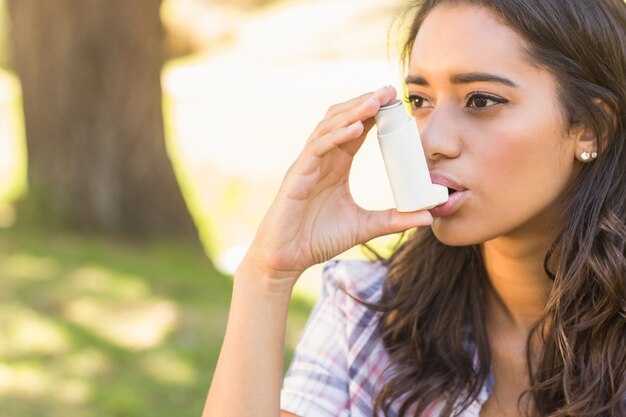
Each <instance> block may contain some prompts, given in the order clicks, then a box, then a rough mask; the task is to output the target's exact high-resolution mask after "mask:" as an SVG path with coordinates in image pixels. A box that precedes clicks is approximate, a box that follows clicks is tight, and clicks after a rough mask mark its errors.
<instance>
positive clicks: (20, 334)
mask: <svg viewBox="0 0 626 417" xmlns="http://www.w3.org/2000/svg"><path fill="white" fill-rule="evenodd" d="M68 349H69V344H68V336H67V334H66V332H65V331H64V330H63V329H62V328H61V327H59V326H58V325H57V324H56V323H55V322H54V321H52V320H50V319H48V318H47V317H44V316H42V315H41V314H38V313H37V312H36V311H34V310H31V309H28V308H25V307H21V306H18V305H11V304H9V305H3V306H1V307H0V355H2V356H3V357H15V356H18V355H32V354H41V355H54V354H61V353H65V352H67V351H68Z"/></svg>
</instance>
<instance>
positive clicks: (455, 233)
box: [431, 217, 490, 246]
mask: <svg viewBox="0 0 626 417" xmlns="http://www.w3.org/2000/svg"><path fill="white" fill-rule="evenodd" d="M469 223H470V224H468V222H459V221H454V220H452V219H450V218H445V217H435V218H434V220H433V224H432V225H431V228H432V231H433V234H434V235H435V237H436V238H437V240H439V241H440V242H441V243H443V244H444V245H448V246H470V245H477V244H480V243H483V242H486V241H487V240H489V239H490V237H489V236H487V234H486V233H485V230H484V227H481V226H480V225H479V224H478V223H473V222H469Z"/></svg>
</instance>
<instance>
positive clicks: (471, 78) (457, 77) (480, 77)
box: [405, 72, 517, 87]
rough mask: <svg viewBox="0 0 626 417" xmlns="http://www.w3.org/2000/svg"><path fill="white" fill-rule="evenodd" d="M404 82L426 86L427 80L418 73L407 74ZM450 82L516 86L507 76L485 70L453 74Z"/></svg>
mask: <svg viewBox="0 0 626 417" xmlns="http://www.w3.org/2000/svg"><path fill="white" fill-rule="evenodd" d="M405 82H406V83H407V84H416V85H423V86H428V81H426V78H424V77H422V76H419V75H409V76H408V77H406V79H405ZM450 82H451V83H452V84H470V83H477V82H495V83H499V84H504V85H507V86H509V87H517V85H516V84H515V83H514V82H513V81H511V80H509V79H508V78H504V77H500V76H497V75H493V74H488V73H485V72H468V73H461V74H454V75H452V76H451V77H450Z"/></svg>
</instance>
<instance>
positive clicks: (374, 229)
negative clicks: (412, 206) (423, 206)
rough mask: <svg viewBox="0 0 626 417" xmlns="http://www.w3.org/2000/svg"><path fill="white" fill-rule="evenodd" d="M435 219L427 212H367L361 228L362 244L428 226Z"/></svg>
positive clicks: (394, 210)
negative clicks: (380, 237)
mask: <svg viewBox="0 0 626 417" xmlns="http://www.w3.org/2000/svg"><path fill="white" fill-rule="evenodd" d="M432 222H433V217H432V216H431V214H430V213H429V212H428V211H427V210H421V211H414V212H410V213H401V212H399V211H397V210H396V209H389V210H383V211H366V218H365V225H364V227H362V228H361V230H362V235H361V236H360V238H361V239H359V240H360V241H361V242H367V241H369V240H371V239H374V238H376V237H379V236H384V235H390V234H392V233H399V232H404V231H405V230H408V229H411V228H413V227H419V226H427V225H430V224H431V223H432Z"/></svg>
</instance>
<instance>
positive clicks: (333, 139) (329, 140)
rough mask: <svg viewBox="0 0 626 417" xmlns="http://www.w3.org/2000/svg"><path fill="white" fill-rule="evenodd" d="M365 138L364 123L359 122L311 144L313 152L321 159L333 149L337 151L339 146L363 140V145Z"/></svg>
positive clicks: (334, 131)
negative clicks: (355, 140)
mask: <svg viewBox="0 0 626 417" xmlns="http://www.w3.org/2000/svg"><path fill="white" fill-rule="evenodd" d="M364 138H365V134H364V126H363V122H361V121H360V120H357V121H356V122H354V123H352V124H351V125H349V126H346V127H342V128H339V129H336V130H333V131H332V132H330V133H328V134H326V135H324V136H322V137H321V138H319V139H318V140H316V141H315V142H313V143H311V150H312V152H313V154H314V155H315V156H317V157H318V158H321V157H322V156H324V155H326V154H327V153H328V152H330V151H332V150H333V149H337V148H338V147H339V146H341V145H344V144H346V143H348V142H350V141H352V140H354V139H361V143H362V142H363V141H362V139H364ZM357 149H358V148H357ZM355 152H356V151H355Z"/></svg>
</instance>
